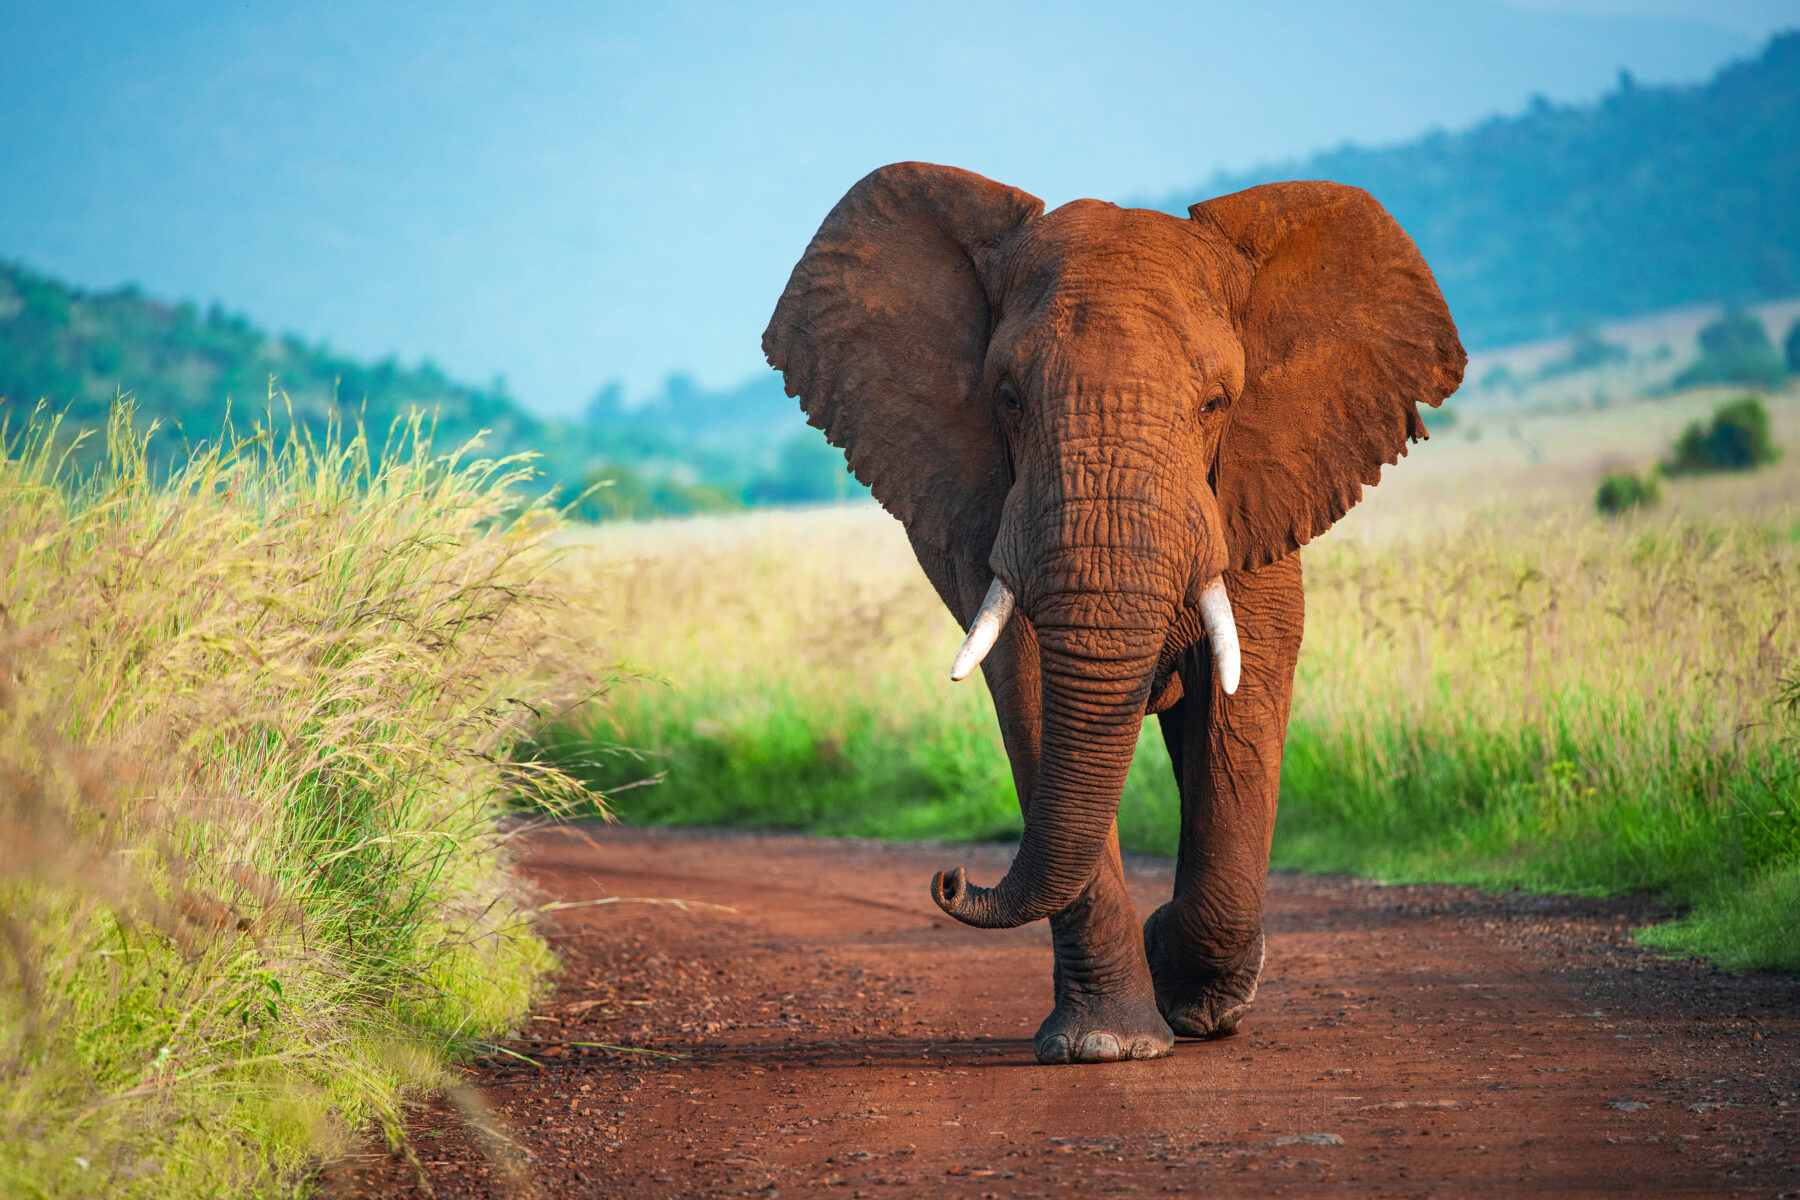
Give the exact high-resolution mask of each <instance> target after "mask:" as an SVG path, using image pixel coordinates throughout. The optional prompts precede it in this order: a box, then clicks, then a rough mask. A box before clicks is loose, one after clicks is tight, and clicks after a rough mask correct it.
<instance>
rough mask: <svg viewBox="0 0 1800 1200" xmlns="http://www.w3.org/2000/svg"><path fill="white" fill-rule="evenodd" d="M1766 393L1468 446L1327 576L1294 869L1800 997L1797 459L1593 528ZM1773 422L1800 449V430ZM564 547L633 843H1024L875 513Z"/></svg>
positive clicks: (1127, 826) (1309, 676)
mask: <svg viewBox="0 0 1800 1200" xmlns="http://www.w3.org/2000/svg"><path fill="white" fill-rule="evenodd" d="M1735 394H1736V393H1734V392H1731V391H1728V390H1723V389H1700V390H1696V391H1693V392H1689V393H1686V394H1683V395H1680V396H1676V397H1673V398H1669V399H1662V400H1652V401H1638V402H1634V403H1630V404H1626V405H1620V406H1614V407H1608V408H1605V409H1600V410H1595V409H1591V408H1588V407H1586V406H1583V407H1582V408H1581V409H1579V410H1577V411H1570V412H1562V413H1551V414H1539V415H1527V414H1525V413H1522V412H1517V411H1513V412H1507V411H1501V412H1496V413H1494V414H1493V415H1490V416H1483V415H1481V414H1480V413H1479V412H1477V413H1474V414H1473V415H1471V414H1470V413H1467V412H1465V413H1464V414H1463V416H1462V418H1461V421H1460V423H1459V424H1458V425H1456V426H1453V427H1452V428H1451V429H1449V430H1446V431H1442V432H1440V433H1439V434H1438V435H1437V436H1436V437H1434V438H1433V439H1432V440H1431V441H1429V442H1427V443H1424V444H1422V445H1419V446H1417V447H1415V448H1414V450H1413V452H1412V454H1411V455H1410V456H1409V457H1408V458H1407V459H1405V460H1403V461H1402V463H1401V464H1400V466H1399V467H1398V468H1389V469H1388V470H1387V472H1386V482H1384V483H1383V485H1382V486H1380V487H1379V488H1377V489H1375V490H1374V491H1373V492H1372V493H1370V494H1369V497H1368V498H1367V499H1366V500H1365V501H1364V503H1363V505H1362V506H1361V507H1359V508H1358V509H1357V510H1355V511H1354V512H1353V513H1352V514H1351V516H1350V517H1349V518H1347V519H1346V520H1345V521H1344V522H1343V523H1341V524H1340V525H1339V526H1338V527H1337V528H1335V529H1334V530H1333V531H1332V532H1331V533H1329V534H1327V535H1326V536H1325V537H1323V538H1321V539H1319V540H1318V541H1316V542H1315V543H1314V544H1313V545H1311V546H1309V547H1308V548H1307V549H1306V550H1305V551H1304V552H1303V554H1304V558H1303V562H1304V567H1305V572H1306V582H1307V604H1308V616H1307V632H1306V640H1305V644H1304V647H1303V651H1302V656H1301V661H1300V667H1299V680H1298V682H1297V684H1296V689H1295V700H1294V710H1293V715H1292V718H1291V723H1290V726H1289V731H1288V742H1287V753H1286V759H1285V765H1284V770H1283V777H1282V803H1281V814H1280V818H1279V822H1278V825H1277V830H1276V835H1275V845H1274V862H1275V865H1276V866H1277V867H1285V868H1292V869H1300V870H1310V871H1329V872H1345V873H1352V874H1358V875H1363V876H1372V877H1379V878H1382V879H1385V880H1391V881H1402V880H1405V881H1416V880H1443V881H1458V882H1468V883H1475V884H1479V885H1481V886H1484V887H1489V888H1496V889H1507V888H1512V887H1515V886H1517V887H1524V888H1529V889H1536V890H1545V891H1560V892H1573V893H1580V894H1589V895H1600V894H1612V893H1624V892H1649V893H1653V894H1655V895H1657V896H1658V897H1660V898H1662V899H1664V900H1666V901H1667V902H1668V903H1669V904H1671V905H1672V906H1674V907H1675V908H1676V909H1678V910H1679V911H1680V912H1681V913H1682V915H1681V916H1680V917H1679V918H1678V919H1676V920H1674V921H1672V922H1670V923H1668V924H1663V925H1658V926H1656V927H1654V928H1649V929H1646V930H1644V931H1642V932H1641V934H1640V936H1641V937H1642V938H1643V939H1644V940H1645V941H1647V942H1649V943H1650V944H1652V945H1655V946H1659V947H1663V948H1666V949H1667V950H1669V951H1671V952H1676V953H1683V954H1696V955H1703V956H1706V957H1708V958H1710V959H1712V960H1714V961H1717V962H1719V963H1721V964H1723V965H1726V966H1730V967H1736V968H1747V967H1763V968H1776V969H1787V970H1793V969H1796V968H1800V930H1797V929H1796V926H1795V918H1794V914H1795V913H1796V912H1800V771H1797V768H1796V750H1797V749H1800V625H1796V623H1795V620H1794V617H1793V613H1794V611H1795V608H1796V602H1797V601H1800V508H1796V507H1795V506H1794V504H1793V501H1792V497H1794V496H1796V495H1800V459H1797V458H1796V457H1795V456H1794V455H1788V456H1786V457H1783V458H1782V459H1780V460H1779V461H1778V462H1777V463H1776V464H1775V465H1773V466H1771V467H1768V468H1765V469H1763V470H1761V471H1757V472H1752V473H1745V474H1732V475H1725V474H1721V475H1708V476H1696V477H1691V478H1680V479H1671V480H1669V481H1667V482H1666V483H1665V484H1664V485H1663V487H1664V502H1663V504H1662V505H1660V506H1659V507H1655V508H1650V509H1642V510H1635V511H1633V512H1630V513H1627V514H1626V515H1624V516H1622V517H1618V518H1611V519H1608V518H1603V517H1601V516H1598V515H1597V514H1596V513H1595V510H1594V488H1595V483H1596V481H1597V480H1598V479H1599V478H1600V477H1601V476H1602V475H1603V474H1604V473H1605V472H1606V471H1607V470H1611V469H1615V468H1618V467H1626V468H1629V469H1632V470H1639V469H1642V468H1645V467H1647V466H1648V465H1649V464H1651V463H1652V462H1654V461H1655V460H1656V459H1657V457H1658V455H1660V454H1662V453H1665V452H1666V450H1667V448H1668V446H1669V445H1670V444H1671V443H1672V442H1673V441H1674V440H1675V439H1676V437H1677V436H1678V435H1679V434H1680V432H1681V430H1682V429H1683V428H1684V427H1685V425H1686V424H1687V423H1689V422H1690V421H1693V420H1696V419H1701V418H1704V417H1705V416H1706V414H1707V413H1708V412H1710V411H1711V410H1712V409H1713V408H1715V407H1716V406H1717V405H1718V404H1719V403H1721V402H1722V401H1726V400H1729V399H1730V398H1731V397H1732V396H1733V395H1735ZM1768 407H1769V410H1770V412H1771V415H1772V421H1773V426H1774V434H1775V439H1776V441H1777V442H1779V443H1785V444H1788V445H1796V444H1800V399H1797V398H1796V397H1795V396H1794V395H1793V394H1792V393H1791V392H1790V393H1788V394H1786V395H1778V396H1776V397H1773V398H1771V399H1770V400H1769V402H1768ZM566 541H567V544H568V545H569V547H570V550H571V553H570V556H569V558H568V559H567V561H566V567H567V569H570V570H572V571H575V572H576V573H577V574H578V575H580V576H582V577H584V578H586V579H588V580H591V586H593V587H595V588H597V589H598V597H597V601H596V604H595V608H596V610H597V611H598V612H600V613H601V614H603V620H604V621H605V623H606V625H605V637H604V639H603V640H604V641H605V643H606V644H607V645H609V646H610V647H613V648H615V650H616V656H617V657H618V658H619V660H620V661H621V662H622V663H624V664H625V669H624V671H623V672H622V673H621V674H619V675H618V676H617V677H616V678H615V679H614V680H613V682H612V684H611V686H610V688H609V690H608V692H607V695H606V697H605V700H604V702H602V703H600V704H597V705H595V706H593V707H591V708H590V709H589V710H588V711H587V713H586V714H585V715H584V716H583V717H582V718H581V719H579V720H576V721H573V722H569V723H566V724H563V725H560V726H555V727H552V728H550V729H547V730H546V731H545V732H544V733H543V734H541V735H540V736H541V746H542V749H543V750H544V751H545V757H546V758H547V759H549V760H550V761H552V762H555V763H556V764H558V765H559V766H561V767H563V768H564V769H566V770H568V771H570V772H571V773H572V774H575V775H578V776H580V777H582V778H584V779H587V780H589V781H591V782H593V783H595V784H596V785H598V786H601V787H604V788H606V789H608V790H610V791H612V794H613V802H614V806H615V808H616V810H617V811H618V813H619V814H620V816H621V817H622V818H623V819H624V820H626V821H627V822H631V823H636V824H673V825H701V826H734V827H743V828H770V829H793V830H806V831H811V832H817V833H828V834H849V835H857V836H865V837H878V838H941V839H949V840H958V839H969V838H975V839H1006V838H1011V837H1014V836H1016V834H1017V833H1018V830H1019V828H1020V822H1019V816H1018V808H1017V803H1016V801H1015V799H1014V796H1013V791H1012V781H1011V776H1010V773H1009V770H1008V767H1007V765H1006V760H1005V756H1004V754H1003V752H1002V750H1001V747H1000V741H999V734H998V732H997V730H996V728H995V726H994V722H993V718H992V713H991V710H990V707H989V704H988V701H987V698H986V696H985V694H984V692H983V690H982V685H981V683H980V681H979V679H978V678H977V679H972V680H971V681H969V682H967V683H964V684H959V685H953V684H951V683H950V682H949V679H948V664H949V662H950V660H951V658H952V657H953V656H954V654H955V651H956V648H957V645H958V643H959V641H960V639H961V631H960V630H959V629H957V628H956V626H955V624H954V623H953V622H952V620H951V619H950V617H949V616H948V614H947V613H946V612H945V611H944V609H943V606H942V605H941V603H940V602H939V601H938V599H937V597H936V596H935V594H934V593H933V592H932V591H931V588H930V585H929V584H928V583H927V582H926V581H925V579H924V578H923V576H922V575H921V574H920V572H919V571H918V568H917V566H916V565H915V564H914V562H913V558H912V554H911V551H910V550H909V548H908V546H907V544H906V540H905V537H904V535H903V533H902V532H901V530H900V528H899V526H898V525H897V524H896V523H895V522H893V521H892V520H891V519H890V518H888V517H887V516H886V515H885V514H884V513H882V512H881V511H879V510H878V509H876V508H874V507H872V506H869V507H846V508H838V509H829V510H819V511H812V512H793V513H778V514H768V515H754V516H746V517H728V518H713V519H702V520H694V521H688V522H682V523H649V524H637V525H611V526H601V527H597V528H595V529H593V530H590V531H583V532H580V533H574V534H570V535H566ZM1178 817H1179V800H1178V797H1177V794H1176V791H1175V785H1174V781H1173V776H1172V774H1171V772H1170V769H1169V766H1168V758H1167V754H1166V752H1165V751H1164V750H1163V747H1162V745H1161V735H1160V733H1159V732H1158V731H1157V728H1156V725H1155V722H1148V723H1146V725H1145V728H1144V732H1143V736H1142V740H1141V742H1140V746H1139V753H1138V757H1137V760H1136V761H1135V762H1134V764H1133V767H1132V772H1131V776H1130V779H1129V782H1128V784H1127V788H1126V792H1125V796H1124V800H1123V802H1122V804H1121V808H1120V812H1119V828H1120V835H1121V838H1122V841H1123V844H1124V846H1125V847H1126V848H1127V849H1130V850H1137V851H1142V852H1147V853H1154V854H1173V853H1174V849H1175V837H1176V830H1177V824H1178Z"/></svg>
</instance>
